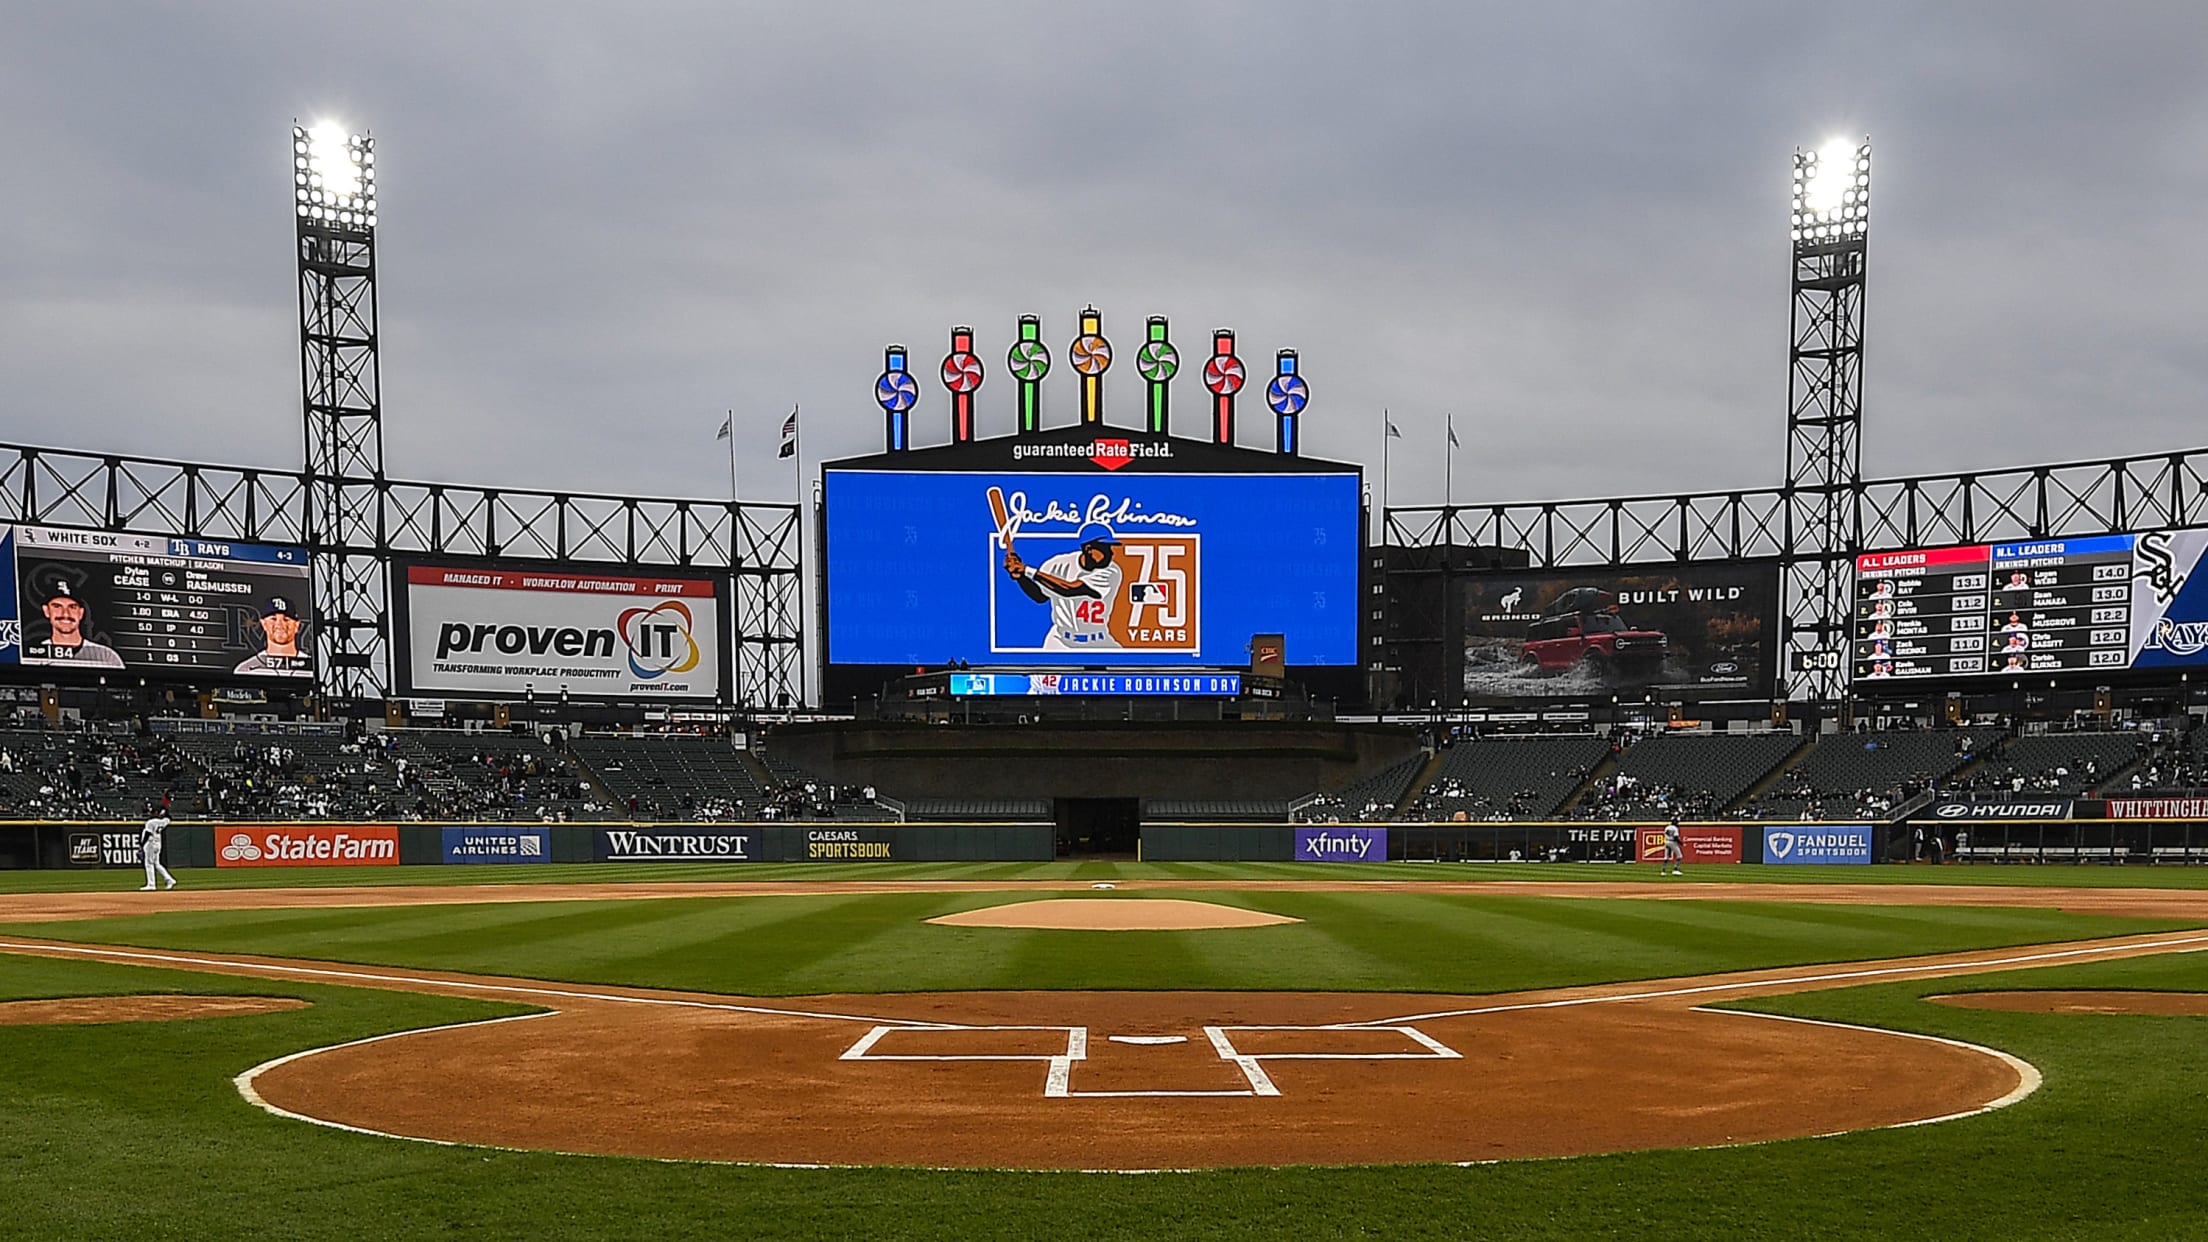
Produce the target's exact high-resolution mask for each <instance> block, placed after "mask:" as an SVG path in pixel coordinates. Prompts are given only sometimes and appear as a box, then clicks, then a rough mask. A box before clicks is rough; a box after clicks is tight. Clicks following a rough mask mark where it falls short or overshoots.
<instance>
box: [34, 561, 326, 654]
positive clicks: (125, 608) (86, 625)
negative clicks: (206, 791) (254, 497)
mask: <svg viewBox="0 0 2208 1242" xmlns="http://www.w3.org/2000/svg"><path fill="white" fill-rule="evenodd" d="M0 578H4V580H5V581H7V582H8V583H9V584H10V587H11V588H12V589H10V590H9V591H8V592H7V597H6V599H5V600H0V664H19V665H25V666H30V667H35V668H42V669H49V670H57V671H58V670H65V669H76V670H82V671H85V672H128V673H135V674H138V675H140V676H169V677H191V678H196V679H215V678H222V677H229V676H237V677H277V678H290V679H297V680H302V681H304V680H308V679H311V678H312V677H313V676H314V663H313V659H312V655H311V652H312V646H311V643H310V642H309V641H308V637H307V636H308V631H309V630H310V628H311V626H312V625H313V620H312V617H311V615H310V613H311V608H312V600H313V596H314V589H313V580H312V568H311V564H310V558H309V557H308V554H307V552H306V550H305V549H303V548H299V547H294V546H288V545H282V544H255V543H243V542H236V541H223V540H209V539H187V538H178V537H173V536H168V535H136V534H124V533H119V532H112V531H89V530H71V529H66V528H60V527H46V526H17V527H12V528H10V527H0Z"/></svg>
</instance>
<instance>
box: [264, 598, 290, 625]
mask: <svg viewBox="0 0 2208 1242" xmlns="http://www.w3.org/2000/svg"><path fill="white" fill-rule="evenodd" d="M278 613H282V614H283V615H285V616H287V617H290V618H291V619H292V620H294V621H297V620H298V619H299V613H298V612H297V611H296V610H294V609H293V608H292V606H291V601H290V600H288V599H285V598H284V597H283V596H281V595H271V596H269V597H268V602H267V603H265V604H262V605H261V615H262V616H264V617H273V616H275V615H276V614H278Z"/></svg>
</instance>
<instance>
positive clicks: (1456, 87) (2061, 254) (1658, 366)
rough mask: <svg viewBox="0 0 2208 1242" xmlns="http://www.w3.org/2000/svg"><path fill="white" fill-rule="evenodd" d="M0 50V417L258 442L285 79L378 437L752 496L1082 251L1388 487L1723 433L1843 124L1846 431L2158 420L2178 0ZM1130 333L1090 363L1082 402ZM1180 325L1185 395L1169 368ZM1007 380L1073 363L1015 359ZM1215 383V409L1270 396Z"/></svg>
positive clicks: (442, 458) (2190, 401) (385, 24)
mask: <svg viewBox="0 0 2208 1242" xmlns="http://www.w3.org/2000/svg"><path fill="white" fill-rule="evenodd" d="M8 28H9V30H10V32H11V36H10V38H9V39H8V40H7V41H6V42H5V44H4V45H0V159H4V160H5V161H6V165H5V166H6V167H7V169H8V176H7V177H6V178H5V179H4V181H0V217H4V218H5V220H6V222H7V229H6V233H5V235H4V237H0V374H4V375H5V376H6V381H7V388H6V400H7V409H8V416H7V418H6V427H5V438H6V439H9V440H16V441H28V442H33V443H47V444H57V445H66V446H77V447H86V448H98V449H109V450H123V451H136V452H144V453H148V454H152V455H158V456H175V457H188V458H203V459H216V460H242V461H247V462H252V463H256V464H267V465H286V464H291V463H293V462H295V461H296V460H297V458H298V453H299V450H298V444H299V435H300V433H299V430H298V423H299V416H298V412H297V411H298V405H299V380H298V360H297V344H296V332H297V327H296V310H295V306H294V296H295V295H294V293H293V288H292V275H291V268H290V263H291V258H290V254H289V236H288V232H289V227H290V226H289V223H288V217H287V216H286V214H285V213H286V212H287V211H288V188H287V186H288V181H287V155H288V152H287V144H286V141H285V127H286V125H287V124H288V122H289V121H290V120H291V119H292V118H293V117H300V118H304V119H311V118H313V117H316V116H319V115H323V114H325V113H327V114H330V115H336V116H340V117H343V118H345V119H346V120H348V121H351V122H353V123H355V124H359V125H367V126H369V127H372V128H373V129H374V131H375V133H376V135H377V138H378V143H379V168H380V170H381V172H382V179H381V187H380V188H381V190H382V193H383V200H384V201H383V213H382V224H383V232H382V234H381V240H380V254H379V258H380V261H381V263H382V278H381V284H380V292H381V299H382V307H381V308H382V327H383V331H384V343H383V362H384V366H383V376H384V397H385V405H386V446H387V447H386V456H387V463H388V466H389V469H390V471H391V473H393V474H395V475H398V476H402V477H434V478H446V479H463V480H470V481H484V482H499V483H506V484H520V485H535V486H543V487H554V488H572V489H582V490H611V491H641V492H652V493H668V492H672V493H677V494H691V495H714V494H720V493H722V492H724V491H725V489H726V487H727V461H726V458H725V456H724V455H723V451H722V450H723V446H721V445H718V444H716V443H715V442H714V440H713V431H714V429H715V428H717V427H718V426H719V423H720V420H721V418H722V417H723V413H724V411H726V410H727V409H729V408H731V407H733V408H735V409H736V411H737V425H738V430H739V437H738V445H739V448H740V449H741V450H742V451H743V452H744V453H745V455H746V460H745V461H744V462H743V474H744V486H745V490H746V492H747V494H756V495H761V496H775V497H781V496H787V495H788V494H789V489H790V487H791V477H790V474H789V472H788V470H787V466H786V464H785V465H783V466H780V467H778V466H777V465H776V464H775V463H774V462H773V460H772V451H773V439H774V432H775V429H776V428H777V427H778V426H779V425H780V423H781V420H782V418H783V416H784V415H785V414H786V413H787V411H788V410H789V408H790V406H791V405H792V404H793V403H797V404H802V406H803V407H804V412H805V415H804V416H805V429H806V456H807V458H808V459H814V460H817V459H819V458H821V457H828V456H838V455H843V454H847V453H853V452H862V451H868V450H870V449H871V448H873V447H874V446H875V445H877V444H878V443H879V436H880V432H879V415H878V413H877V412H876V411H875V410H874V408H873V406H872V404H871V401H870V399H869V394H870V389H871V382H872V377H873V375H874V373H875V372H876V371H877V370H878V369H879V367H880V350H881V347H882V345H883V344H885V343H887V342H890V341H899V342H903V343H906V344H909V345H910V346H911V347H912V348H913V351H914V357H915V363H916V366H917V368H918V369H919V370H920V371H921V372H922V374H923V376H924V378H926V379H927V381H928V383H927V384H926V385H925V391H926V393H927V398H926V400H925V402H924V404H923V406H922V419H921V422H920V424H919V426H920V427H921V429H922V435H923V437H924V438H925V437H926V436H928V435H930V434H931V433H932V434H933V435H935V436H938V437H939V436H940V435H941V434H942V430H941V429H942V427H943V425H944V423H945V422H946V421H947V416H946V415H945V414H944V409H945V398H944V397H943V396H942V394H941V391H940V388H939V387H938V386H936V385H935V384H934V383H933V371H934V367H935V360H936V359H937V358H939V357H940V356H941V354H942V352H943V351H944V349H945V348H946V333H947V330H948V328H949V326H950V325H951V324H953V323H971V324H972V325H973V326H974V327H975V328H976V329H977V330H978V332H979V334H980V336H981V344H982V353H983V356H984V358H985V359H986V360H987V361H988V363H989V365H990V367H991V373H992V374H991V382H990V384H989V385H988V386H987V387H985V388H984V389H983V392H982V409H983V417H984V429H985V431H1003V430H1007V429H1009V426H1010V422H1011V415H1010V402H1011V399H1012V398H1011V386H1010V385H1009V384H1008V383H1006V382H1005V380H1004V377H1003V375H1002V373H1001V372H1002V366H1001V362H1002V356H1003V350H1004V347H1005V344H1006V343H1007V341H1008V339H1009V338H1010V335H1011V333H1012V328H1013V322H1014V319H1015V317H1016V316H1017V315H1019V314H1020V313H1022V312H1026V311H1034V312H1037V313H1040V314H1042V315H1043V316H1044V321H1045V330H1046V334H1047V335H1048V336H1049V338H1050V339H1051V341H1052V342H1053V344H1054V346H1055V347H1056V348H1057V349H1058V350H1059V351H1060V353H1061V355H1062V354H1063V349H1064V343H1065V342H1066V341H1067V340H1068V339H1070V337H1071V336H1072V333H1073V318H1074V315H1075V313H1076V312H1077V311H1078V310H1079V308H1080V307H1081V306H1082V305H1083V304H1084V303H1091V302H1093V303H1094V304H1096V305H1097V306H1098V307H1100V308H1102V309H1103V311H1104V312H1105V314H1106V322H1107V328H1108V331H1109V333H1110V334H1111V335H1113V336H1114V337H1115V338H1116V339H1118V340H1120V341H1122V342H1126V341H1130V340H1132V339H1134V338H1135V337H1136V336H1137V335H1139V332H1140V325H1141V321H1142V319H1143V317H1144V316H1146V315H1149V314H1166V315H1170V316H1171V317H1172V319H1173V322H1174V327H1175V333H1174V334H1175V336H1176V338H1177V339H1178V341H1179V343H1180V344H1181V347H1182V350H1183V353H1184V356H1185V355H1190V354H1195V353H1200V352H1201V348H1202V344H1203V342H1204V339H1205V335H1206V333H1208V331H1209V329H1211V328H1213V327H1215V326H1219V325H1230V326H1233V327H1235V328H1237V329H1238V330H1239V331H1240V333H1241V338H1240V339H1241V343H1242V352H1243V354H1244V356H1245V357H1246V358H1248V359H1250V360H1252V361H1253V364H1257V365H1260V366H1263V365H1268V364H1269V360H1270V357H1271V353H1272V351H1273V350H1275V349H1277V348H1281V347H1293V348H1296V349H1299V350H1300V351H1301V352H1302V357H1303V363H1304V367H1305V370H1306V372H1307V374H1308V375H1309V376H1310V377H1311V381H1312V384H1313V386H1314V391H1315V394H1316V396H1315V401H1314V406H1313V410H1312V414H1311V420H1310V427H1309V433H1308V434H1309V443H1308V449H1309V451H1310V452H1312V453H1314V454H1316V455H1321V456H1327V457H1334V458H1342V459H1352V460H1362V461H1365V462H1368V463H1370V464H1372V465H1373V466H1374V467H1375V469H1377V465H1378V462H1379V455H1380V439H1379V411H1380V410H1381V408H1382V407H1387V408H1389V409H1391V410H1392V411H1393V412H1394V418H1395V421H1396V422H1397V423H1398V425H1400V426H1401V427H1402V428H1403V429H1404V431H1405V434H1406V439H1405V440H1403V441H1398V442H1397V443H1396V444H1395V446H1394V450H1395V451H1394V453H1393V455H1392V456H1393V462H1392V465H1393V480H1392V483H1393V497H1394V499H1395V500H1396V501H1397V502H1399V503H1402V502H1417V501H1429V500H1438V499H1440V496H1441V492H1442V477H1443V469H1442V464H1441V461H1442V459H1441V452H1440V450H1441V447H1442V445H1441V441H1442V423H1443V417H1444V415H1445V413H1450V412H1453V413H1454V415H1455V418H1456V425H1457V427H1458V429H1459V435H1460V437H1461V438H1462V439H1463V441H1464V443H1465V449H1464V451H1463V452H1461V453H1460V454H1459V456H1458V458H1457V462H1456V471H1455V480H1456V495H1457V497H1458V499H1460V500H1467V501H1471V500H1480V501H1486V500H1498V499H1538V498H1549V497H1568V496H1586V495H1598V494H1614V493H1645V492H1661V491H1666V490H1671V489H1712V488H1726V487H1752V486H1761V485H1771V484H1775V483H1777V482H1778V481H1779V478H1780V476H1781V474H1782V471H1783V451H1784V411H1785V406H1786V349H1787V339H1786V333H1787V319H1786V316H1787V309H1788V295H1787V286H1786V279H1787V277H1786V270H1787V269H1786V254H1785V247H1786V242H1785V235H1784V228H1785V217H1784V212H1785V195H1786V192H1787V185H1786V179H1787V171H1788V155H1789V152H1790V151H1791V150H1792V149H1793V147H1795V146H1796V145H1814V144H1816V143H1817V142H1820V141H1821V140H1823V139H1824V138H1825V137H1827V136H1829V135H1831V134H1834V133H1841V132H1845V133H1850V134H1860V133H1865V132H1867V133H1869V134H1870V135H1871V136H1872V139H1873V141H1874V144H1875V145H1876V148H1877V161H1878V167H1877V186H1876V190H1877V200H1876V203H1877V205H1876V208H1875V211H1876V216H1875V218H1874V223H1873V237H1872V241H1871V266H1872V274H1871V278H1870V282H1869V290H1868V299H1867V300H1868V312H1867V321H1868V328H1869V334H1868V335H1869V347H1868V357H1867V361H1866V376H1867V379H1866V387H1865V409H1866V415H1865V435H1864V444H1865V450H1864V456H1865V465H1866V469H1867V470H1869V471H1870V472H1871V473H1874V474H1896V473H1915V472H1921V471H1931V470H1942V469H1955V468H1963V467H1970V466H1986V465H2002V464H2019V463H2025V462H2032V461H2041V460H2056V459H2070V458H2079V457H2091V456H2105V455H2107V454H2110V453H2114V452H2123V451H2151V450H2159V449H2166V448H2177V447H2189V446H2191V445H2193V444H2195V443H2197V442H2200V441H2201V440H2202V436H2201V434H2200V432H2199V430H2198V420H2197V418H2195V417H2193V415H2192V411H2193V409H2194V407H2195V403H2196V402H2197V401H2198V397H2199V393H2200V391H2201V388H2202V380H2203V378H2204V376H2203V370H2204V367H2203V361H2202V352H2201V350H2200V347H2199V346H2198V344H2197V341H2196V338H2197V329H2196V327H2195V325H2196V324H2197V323H2198V322H2199V321H2200V320H2201V318H2202V314H2201V312H2202V310H2203V309H2204V308H2203V306H2202V296H2201V294H2200V292H2199V290H2200V289H2202V288H2203V287H2204V280H2203V277H2204V276H2208V271H2204V268H2208V263H2204V262H2203V259H2202V254H2201V251H2202V243H2201V242H2200V240H2199V228H2198V224H2197V216H2198V213H2199V204H2200V203H2201V201H2202V198H2203V194H2202V192H2203V190H2204V189H2208V186H2204V184H2203V182H2204V180H2208V171H2204V170H2208V161H2204V160H2203V158H2202V155H2203V149H2204V146H2208V87H2204V85H2203V81H2204V80H2203V77H2202V75H2201V74H2200V73H2199V69H2198V66H2199V65H2200V64H2201V63H2203V61H2204V59H2208V22H2204V19H2203V17H2202V16H2200V15H2199V11H2198V10H2197V8H2196V7H2194V6H2181V5H2169V6H2121V5H2119V6H2113V7H2111V6H2101V7H2097V8H2093V9H2090V10H2089V9H2085V8H2083V7H2079V6H2069V5H2057V4H1999V5H1994V4H1985V5H1974V6H1944V7H1941V8H1938V9H1935V10H1931V11H1929V12H1927V11H1921V7H1920V6H1906V5H1872V6H1862V5H1855V6H1817V7H1795V6H1789V7H1788V8H1786V9H1783V10H1782V9H1780V8H1778V7H1777V6H1753V5H1740V4H1708V5H1691V6H1677V5H1674V6H1666V7H1664V8H1661V9H1656V8H1643V7H1639V6H1630V7H1629V6H1623V5H1615V6H1549V7H1548V8H1547V9H1537V8H1535V7H1534V6H1523V5H1520V6H1464V5H1454V4H1451V5H1439V4H1437V5H1402V6H1386V5H1372V6H1326V5H1306V4H1293V5H1291V4H1255V3H1253V4H1246V5H1185V4H1184V5H1154V6H1142V5H1134V6H1130V5H1116V6H1112V7H1110V8H1109V9H1095V8H1089V9H1075V8H1070V7H1062V6H1035V7H1034V8H1033V9H1020V8H1016V7H1013V6H996V5H958V6H954V5H928V6H885V5H834V4H814V5H805V6H775V7H771V8H770V7H761V8H757V9H735V8H731V7H730V6H697V7H694V8H652V9H644V10H634V11H632V10H619V11H616V10H611V9H607V8H605V7H604V6H543V5H526V6H524V5H513V6H494V5H465V6H383V7H381V8H379V9H378V10H377V11H376V15H375V18H374V20H372V21H361V22H352V21H349V20H348V19H347V18H346V17H345V15H344V14H342V13H339V12H337V11H334V10H298V9H295V8H292V7H290V6H270V7H267V8H246V7H238V6H222V7H212V8H208V9H202V10H193V9H185V8H175V7H165V6H132V7H129V8H117V7H106V8H92V7H88V6H79V7H69V8H58V7H49V6H31V5H26V4H20V3H19V4H16V5H13V6H11V9H10V12H9V14H8ZM1130 352H1131V351H1130V350H1126V349H1124V348H1123V350H1122V365H1121V366H1120V367H1118V368H1116V369H1115V370H1114V372H1113V376H1112V380H1113V390H1112V395H1111V404H1112V408H1113V410H1114V411H1115V414H1116V416H1117V418H1118V419H1119V420H1120V421H1123V422H1124V421H1131V420H1132V418H1133V411H1134V409H1135V407H1136V404H1137V402H1138V400H1139V395H1140V392H1139V380H1138V379H1137V377H1136V376H1135V375H1134V373H1133V368H1132V365H1131V359H1129V358H1128V357H1127V354H1129V353H1130ZM1194 378H1195V377H1194V375H1193V374H1192V373H1187V372H1184V379H1183V380H1182V383H1181V387H1180V392H1179V396H1180V406H1179V408H1180V410H1181V411H1183V417H1184V418H1186V419H1189V420H1190V422H1191V425H1192V423H1193V419H1194V417H1195V411H1196V410H1197V409H1198V408H1199V407H1200V402H1199V400H1198V398H1199V397H1201V395H1202V394H1201V391H1200V390H1199V389H1198V388H1197V387H1196V386H1195V383H1194ZM1046 393H1047V395H1046V401H1047V402H1048V403H1049V408H1050V410H1051V412H1052V416H1053V420H1054V421H1065V420H1068V419H1070V417H1071V414H1072V405H1071V403H1072V392H1071V389H1070V386H1068V385H1066V384H1064V383H1054V384H1052V385H1048V386H1046ZM1252 396H1253V399H1252V400H1251V401H1249V403H1248V404H1249V406H1250V409H1251V411H1252V413H1251V414H1250V415H1246V416H1245V421H1244V425H1245V435H1246V436H1247V438H1248V440H1249V442H1251V443H1270V432H1269V428H1268V427H1267V426H1266V425H1265V424H1266V421H1267V418H1268V417H1269V416H1265V415H1264V411H1263V409H1262V406H1261V404H1260V403H1259V402H1258V401H1256V400H1255V399H1254V396H1255V394H1254V392H1253V394H1252Z"/></svg>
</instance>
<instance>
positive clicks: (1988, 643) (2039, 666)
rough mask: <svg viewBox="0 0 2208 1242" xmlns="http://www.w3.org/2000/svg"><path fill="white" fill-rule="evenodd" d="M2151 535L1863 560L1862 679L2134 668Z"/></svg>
mask: <svg viewBox="0 0 2208 1242" xmlns="http://www.w3.org/2000/svg"><path fill="white" fill-rule="evenodd" d="M2140 538H2141V537H2140V536H2136V535H2128V534H2126V535H2096V536H2090V537H2086V538H2078V539H2042V540H2033V541H2030V542H2023V543H1995V544H1974V545H1971V546H1968V547H1959V548H1935V549H1922V550H1909V551H1901V552H1872V553H1866V554H1864V555H1862V556H1859V557H1857V558H1856V564H1855V569H1856V575H1855V576H1856V581H1855V619H1854V633H1853V635H1852V637H1853V664H1854V673H1855V677H1856V679H1857V680H1872V681H1876V680H1885V679H1889V678H1913V677H1969V676H1979V675H1985V674H2004V673H2005V674H2010V675H2015V674H2019V673H2078V672H2096V671H2098V672H2114V671H2121V670H2123V669H2126V668H2129V667H2131V665H2132V657H2133V642H2132V637H2133V634H2132V629H2133V627H2132V623H2133V613H2132V589H2133V578H2134V576H2135V575H2137V574H2138V572H2139V571H2138V569H2137V566H2136V564H2135V558H2136V553H2137V551H2138V548H2139V540H2140Z"/></svg>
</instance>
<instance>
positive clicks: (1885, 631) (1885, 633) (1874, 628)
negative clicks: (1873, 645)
mask: <svg viewBox="0 0 2208 1242" xmlns="http://www.w3.org/2000/svg"><path fill="white" fill-rule="evenodd" d="M1893 632H1894V623H1893V622H1891V621H1873V622H1871V637H1873V638H1888V637H1891V636H1892V634H1893Z"/></svg>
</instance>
